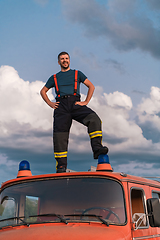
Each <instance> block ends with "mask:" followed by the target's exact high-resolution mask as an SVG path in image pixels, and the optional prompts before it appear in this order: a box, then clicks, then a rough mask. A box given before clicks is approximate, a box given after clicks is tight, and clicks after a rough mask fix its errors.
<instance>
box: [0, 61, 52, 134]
mask: <svg viewBox="0 0 160 240" xmlns="http://www.w3.org/2000/svg"><path fill="white" fill-rule="evenodd" d="M43 85H44V83H43V82H40V81H35V82H32V83H30V82H28V81H24V80H23V79H21V78H20V77H19V75H18V73H17V71H16V70H15V69H14V68H13V67H10V66H1V67H0V93H1V101H0V109H1V123H9V122H10V123H11V122H12V121H17V122H18V123H19V124H26V123H27V124H30V125H31V126H32V127H33V128H40V127H41V128H43V129H46V130H47V129H50V128H51V121H52V116H51V110H50V109H49V108H47V107H46V105H45V103H44V102H43V100H42V99H41V97H40V94H39V92H40V89H41V88H42V86H43ZM49 96H50V98H51V99H54V97H53V95H52V94H51V92H50V93H49ZM13 131H14V129H13ZM5 132H6V130H5V128H4V133H5Z"/></svg>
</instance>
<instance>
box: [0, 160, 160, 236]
mask: <svg viewBox="0 0 160 240" xmlns="http://www.w3.org/2000/svg"><path fill="white" fill-rule="evenodd" d="M159 199H160V183H159V182H158V181H153V180H148V179H145V178H141V177H135V176H131V175H128V174H125V173H117V172H113V170H112V167H111V165H110V163H109V161H108V160H107V155H106V156H105V157H104V156H101V159H100V158H99V162H98V165H97V169H96V171H88V172H66V173H54V174H45V175H37V176H32V173H31V171H30V166H29V163H28V162H27V161H22V162H21V163H20V165H19V171H18V175H17V178H15V179H12V180H9V181H7V182H4V183H3V184H2V186H1V192H0V240H21V239H23V240H28V239H30V240H62V239H63V240H64V239H65V240H73V239H74V240H75V239H77V240H90V239H92V240H98V239H101V240H104V239H105V240H106V239H108V240H121V239H126V240H130V239H134V240H136V239H137V240H140V239H160V228H159V227H160V203H159Z"/></svg>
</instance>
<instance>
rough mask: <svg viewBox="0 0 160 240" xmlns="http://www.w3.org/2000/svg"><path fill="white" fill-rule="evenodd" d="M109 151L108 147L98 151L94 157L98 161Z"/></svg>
mask: <svg viewBox="0 0 160 240" xmlns="http://www.w3.org/2000/svg"><path fill="white" fill-rule="evenodd" d="M108 151H109V149H108V148H107V147H105V146H104V147H101V148H100V149H98V150H97V151H95V152H94V154H93V157H94V159H98V156H99V155H101V154H107V153H108Z"/></svg>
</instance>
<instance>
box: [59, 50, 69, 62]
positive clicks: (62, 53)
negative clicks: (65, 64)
mask: <svg viewBox="0 0 160 240" xmlns="http://www.w3.org/2000/svg"><path fill="white" fill-rule="evenodd" d="M65 54H67V55H68V56H69V54H68V53H67V52H61V53H59V54H58V61H59V59H60V56H61V55H65ZM69 58H70V56H69Z"/></svg>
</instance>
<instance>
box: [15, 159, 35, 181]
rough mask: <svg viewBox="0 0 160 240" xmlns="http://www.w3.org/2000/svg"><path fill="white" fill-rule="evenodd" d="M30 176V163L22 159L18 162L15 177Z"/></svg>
mask: <svg viewBox="0 0 160 240" xmlns="http://www.w3.org/2000/svg"><path fill="white" fill-rule="evenodd" d="M30 176H32V173H31V170H30V164H29V162H28V161H26V160H23V161H21V162H20V164H19V171H18V174H17V178H20V177H30Z"/></svg>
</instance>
